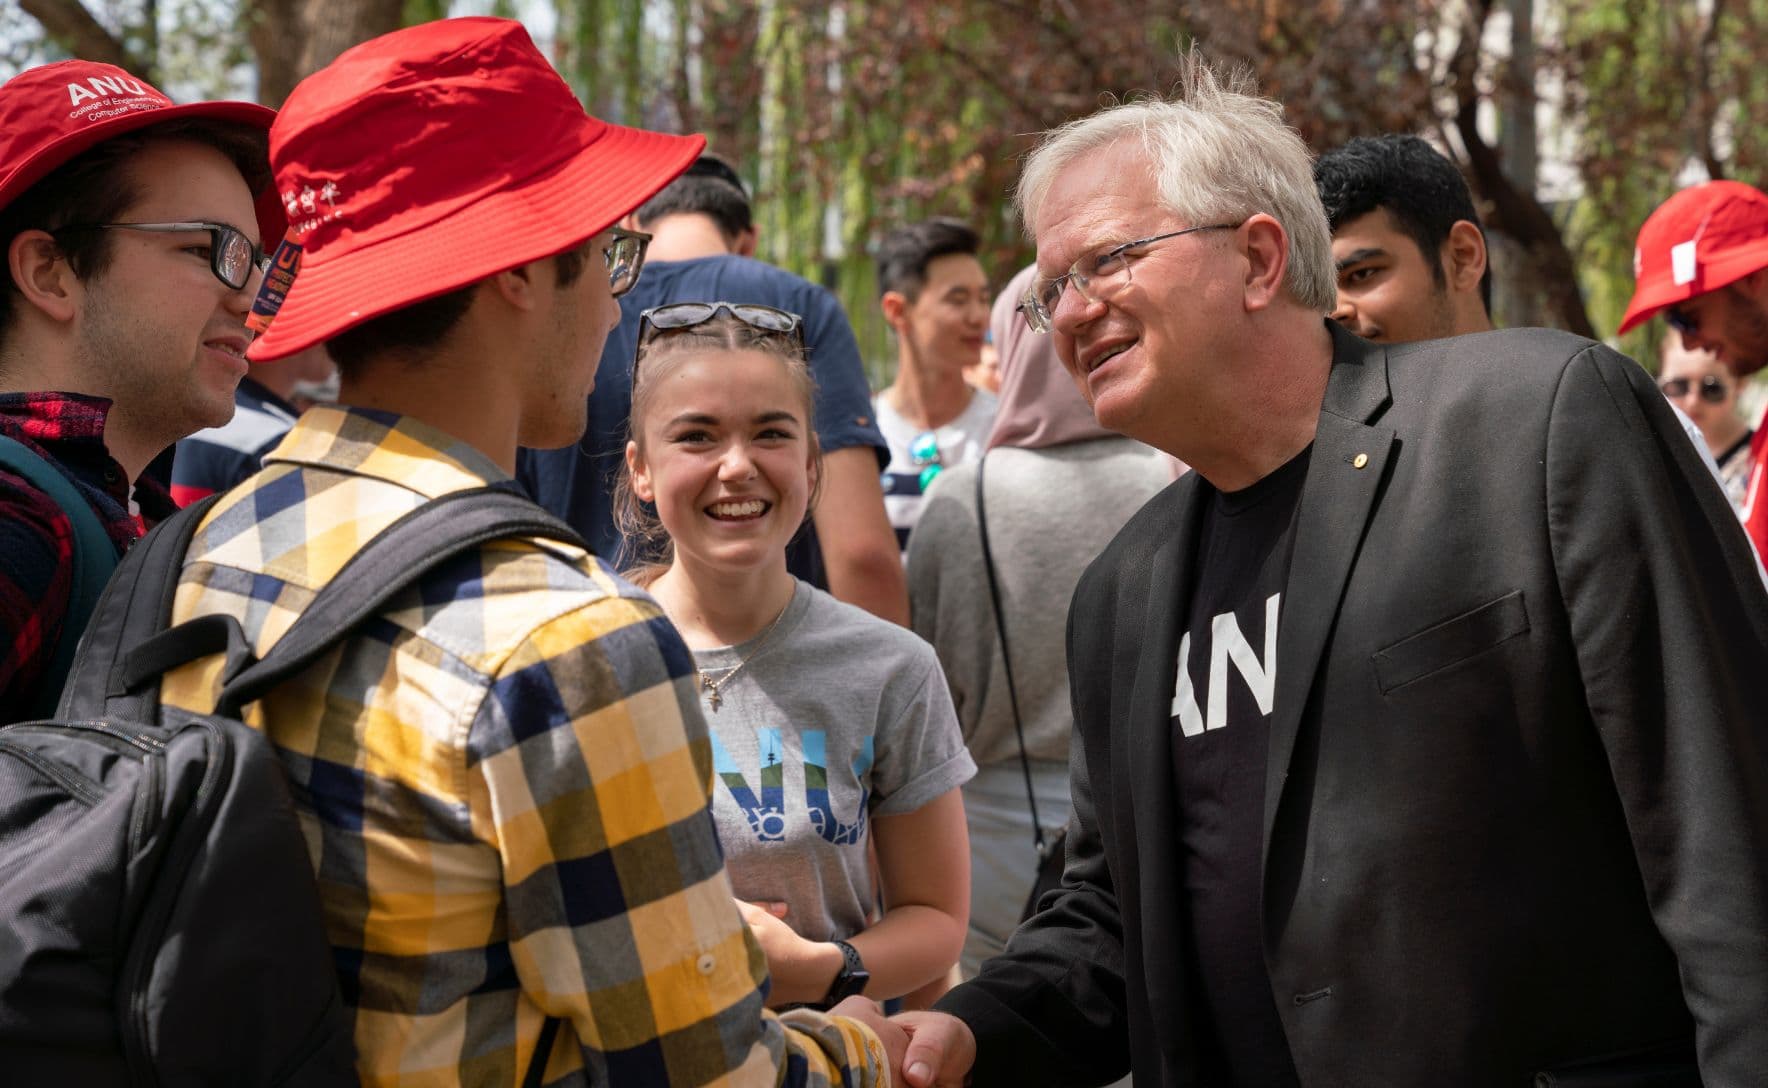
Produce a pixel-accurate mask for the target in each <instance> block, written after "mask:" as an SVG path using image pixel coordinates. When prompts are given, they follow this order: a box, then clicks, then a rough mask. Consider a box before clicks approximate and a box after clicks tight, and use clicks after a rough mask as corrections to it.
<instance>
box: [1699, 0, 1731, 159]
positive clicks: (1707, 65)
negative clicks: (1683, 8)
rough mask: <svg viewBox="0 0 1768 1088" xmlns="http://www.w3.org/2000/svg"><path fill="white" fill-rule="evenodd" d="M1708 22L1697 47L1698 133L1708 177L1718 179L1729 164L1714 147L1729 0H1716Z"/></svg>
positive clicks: (1713, 0)
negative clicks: (1722, 24)
mask: <svg viewBox="0 0 1768 1088" xmlns="http://www.w3.org/2000/svg"><path fill="white" fill-rule="evenodd" d="M1712 2H1713V6H1712V10H1711V11H1710V12H1709V13H1708V14H1707V25H1706V28H1705V30H1704V31H1703V32H1702V33H1701V37H1700V45H1699V47H1698V48H1696V49H1695V51H1694V80H1693V81H1692V85H1693V87H1694V96H1695V102H1696V103H1697V105H1696V107H1695V120H1696V121H1697V122H1698V126H1697V131H1696V133H1695V141H1696V150H1697V152H1698V153H1699V155H1700V160H1701V162H1702V163H1703V164H1704V165H1705V166H1706V168H1707V177H1709V178H1711V179H1712V180H1714V181H1718V180H1720V179H1721V178H1723V177H1724V176H1725V164H1724V163H1722V162H1720V161H1719V155H1718V153H1717V152H1715V151H1714V150H1713V125H1714V124H1715V123H1716V122H1717V121H1718V119H1719V92H1718V90H1717V89H1716V88H1714V86H1713V68H1714V67H1715V65H1714V60H1715V58H1716V57H1717V56H1718V53H1719V19H1720V17H1721V16H1723V15H1724V14H1725V0H1712Z"/></svg>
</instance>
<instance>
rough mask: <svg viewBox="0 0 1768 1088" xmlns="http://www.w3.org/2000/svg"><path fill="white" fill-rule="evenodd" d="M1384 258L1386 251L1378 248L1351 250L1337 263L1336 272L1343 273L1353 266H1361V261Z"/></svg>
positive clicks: (1369, 247)
mask: <svg viewBox="0 0 1768 1088" xmlns="http://www.w3.org/2000/svg"><path fill="white" fill-rule="evenodd" d="M1385 256H1387V250H1385V249H1382V248H1381V247H1379V246H1364V247H1363V248H1362V249H1353V250H1351V251H1350V252H1349V253H1347V254H1346V255H1345V256H1344V258H1343V259H1342V260H1340V261H1339V262H1338V270H1339V271H1340V272H1343V271H1344V270H1345V269H1347V268H1349V267H1350V266H1351V265H1353V264H1361V263H1362V262H1363V261H1367V260H1370V259H1372V258H1375V257H1385Z"/></svg>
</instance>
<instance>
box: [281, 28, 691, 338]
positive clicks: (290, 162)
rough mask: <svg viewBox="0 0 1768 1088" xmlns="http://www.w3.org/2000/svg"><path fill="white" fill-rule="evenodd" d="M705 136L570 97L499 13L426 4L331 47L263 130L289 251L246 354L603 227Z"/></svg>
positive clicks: (671, 174)
mask: <svg viewBox="0 0 1768 1088" xmlns="http://www.w3.org/2000/svg"><path fill="white" fill-rule="evenodd" d="M705 144H706V140H705V137H703V136H673V135H666V134H664V133H659V132H647V131H645V130H643V129H636V128H626V127H624V126H621V125H613V124H609V123H607V122H605V121H600V120H597V119H596V118H594V117H591V116H589V115H588V114H587V113H585V112H584V110H583V106H582V104H581V103H579V102H578V101H577V97H576V96H575V95H574V94H572V93H571V88H570V87H568V86H567V85H566V84H565V81H564V80H563V79H561V78H559V74H558V73H557V72H555V71H554V70H553V68H552V65H550V64H548V63H547V61H546V58H545V57H543V56H541V54H540V51H539V50H537V49H536V48H535V47H534V43H533V41H532V40H530V39H529V37H528V32H527V31H526V30H524V29H523V28H522V25H521V24H520V23H517V22H513V21H511V20H508V19H491V18H464V19H443V20H439V21H437V22H433V23H426V24H424V25H422V26H415V27H409V28H407V29H405V30H399V31H394V32H393V33H391V34H386V35H383V36H381V37H379V38H375V39H373V40H372V41H369V42H365V43H363V44H362V45H359V46H356V47H355V48H353V49H350V50H348V51H347V52H345V53H344V54H343V55H342V56H340V57H338V59H337V60H335V61H333V62H332V63H331V64H330V65H329V66H327V67H326V68H324V69H322V70H321V71H319V72H317V73H315V74H314V75H312V76H309V77H308V78H307V79H305V80H303V81H302V82H301V83H300V85H298V86H297V87H296V88H295V90H294V93H293V94H291V95H290V96H289V99H288V101H287V102H286V103H285V104H284V105H283V108H282V114H281V116H280V117H278V119H277V122H276V125H275V127H274V128H272V129H271V130H270V159H271V164H272V166H273V168H274V169H275V172H276V186H277V189H278V191H279V192H280V195H281V197H282V201H283V209H284V210H285V211H286V212H288V215H289V237H290V239H291V241H292V242H295V243H298V244H299V245H300V246H301V253H300V265H299V269H298V270H297V271H296V273H295V275H294V279H293V281H292V283H291V284H290V285H289V287H288V293H287V295H286V296H285V297H284V299H283V300H282V303H281V306H280V308H279V309H278V310H277V312H276V314H275V317H274V319H273V320H272V321H271V322H270V326H269V328H268V329H267V330H266V331H265V332H264V334H263V335H262V336H260V337H259V338H258V339H257V340H256V341H255V342H254V343H253V344H252V346H251V349H250V351H249V352H248V355H249V356H250V357H251V358H253V359H256V360H264V359H275V358H280V357H282V356H285V355H292V354H294V353H295V352H298V351H301V350H304V349H305V348H308V347H311V346H312V345H314V344H318V343H322V342H324V341H325V340H328V339H330V338H331V337H333V336H336V335H337V334H338V333H341V332H343V331H344V330H346V329H348V328H351V327H352V326H354V325H358V324H361V323H362V322H364V321H367V320H368V319H370V318H372V317H376V316H378V315H380V314H384V313H388V312H390V311H393V310H397V309H400V308H401V307H404V306H409V305H411V304H412V303H415V302H421V301H423V300H424V299H427V298H433V297H435V296H436V295H440V294H444V293H446V292H448V291H452V290H454V289H455V288H457V287H464V286H466V285H467V284H470V283H473V282H475V281H478V280H482V279H484V278H486V277H487V276H492V275H495V274H497V273H498V272H501V271H503V270H504V269H507V268H513V267H515V266H517V265H520V264H526V263H527V262H529V261H534V260H538V259H540V258H542V257H546V256H549V255H551V254H554V253H558V252H561V251H563V250H566V249H570V248H571V247H572V246H575V245H579V244H581V243H582V242H583V241H584V240H585V239H588V238H592V237H594V236H595V235H597V234H599V233H601V232H602V231H603V230H606V229H607V228H608V227H610V226H612V225H613V224H614V223H615V222H617V221H618V220H619V219H620V218H621V217H622V216H624V215H626V214H627V213H628V212H630V211H632V210H633V209H634V208H636V207H638V206H639V205H640V204H643V203H644V202H645V201H646V200H648V199H649V198H650V197H651V196H653V195H654V194H655V193H656V192H657V191H658V190H659V189H661V188H663V186H665V185H667V184H669V182H670V181H671V180H673V179H674V178H675V176H676V175H677V174H679V173H681V172H682V171H683V170H685V169H686V168H687V166H688V164H689V163H691V162H693V161H694V158H695V156H697V155H699V153H700V150H701V148H703V147H704V146H705Z"/></svg>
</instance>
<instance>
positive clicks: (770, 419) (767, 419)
mask: <svg viewBox="0 0 1768 1088" xmlns="http://www.w3.org/2000/svg"><path fill="white" fill-rule="evenodd" d="M781 420H785V421H787V422H789V423H797V422H798V417H797V416H796V415H795V414H793V413H791V412H788V411H785V410H784V409H776V410H775V411H771V412H762V413H760V414H758V415H756V416H755V418H754V419H752V420H750V422H751V423H778V422H780V421H781ZM722 422H724V421H723V420H722V419H720V418H719V417H718V416H709V415H707V414H705V413H704V412H683V413H682V414H681V415H679V416H676V417H675V418H674V419H671V420H670V421H669V423H668V424H667V426H671V427H673V426H676V425H678V424H682V423H694V424H699V425H700V426H705V427H713V426H717V425H718V424H720V423H722Z"/></svg>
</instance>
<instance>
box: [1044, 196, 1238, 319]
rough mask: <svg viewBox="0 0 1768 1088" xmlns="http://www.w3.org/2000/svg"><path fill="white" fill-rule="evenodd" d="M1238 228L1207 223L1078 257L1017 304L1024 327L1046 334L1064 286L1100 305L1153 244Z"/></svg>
mask: <svg viewBox="0 0 1768 1088" xmlns="http://www.w3.org/2000/svg"><path fill="white" fill-rule="evenodd" d="M1239 225H1240V224H1238V223H1211V224H1209V225H1207V226H1202V227H1186V228H1185V229H1184V230H1174V231H1168V232H1167V233H1165V234H1153V235H1149V236H1148V237H1146V238H1137V239H1136V240H1135V241H1133V242H1125V243H1123V244H1122V245H1119V246H1112V247H1111V248H1110V249H1108V250H1106V251H1105V252H1103V253H1098V254H1093V255H1090V256H1086V257H1082V258H1081V259H1080V260H1078V261H1075V262H1074V263H1073V264H1072V265H1070V266H1069V268H1068V271H1067V272H1066V273H1065V274H1063V275H1060V276H1057V277H1056V278H1055V279H1052V280H1044V281H1042V282H1033V283H1032V285H1031V289H1030V290H1028V291H1026V292H1025V297H1024V298H1023V299H1021V300H1020V301H1019V312H1020V313H1022V314H1024V315H1025V323H1026V324H1027V325H1029V326H1031V331H1032V332H1039V333H1042V332H1049V331H1050V328H1051V327H1052V326H1053V325H1054V323H1055V321H1054V318H1053V317H1052V315H1053V314H1054V313H1055V312H1056V307H1057V305H1058V304H1060V303H1061V301H1062V289H1063V288H1064V287H1065V286H1067V285H1069V284H1073V285H1074V289H1075V291H1077V292H1078V293H1079V294H1080V297H1081V298H1084V299H1086V300H1087V301H1088V302H1103V301H1105V300H1106V299H1108V298H1110V297H1111V296H1112V295H1115V294H1117V293H1118V292H1119V291H1122V290H1123V289H1124V288H1125V287H1128V286H1129V285H1130V258H1131V257H1132V256H1139V255H1140V254H1138V253H1137V252H1136V251H1137V250H1140V249H1142V248H1143V247H1145V246H1151V245H1153V244H1154V243H1155V242H1164V241H1166V240H1167V239H1168V238H1178V237H1181V236H1182V235H1186V234H1195V233H1196V232H1198V231H1202V230H1233V229H1234V228H1236V227H1238V226H1239Z"/></svg>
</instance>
